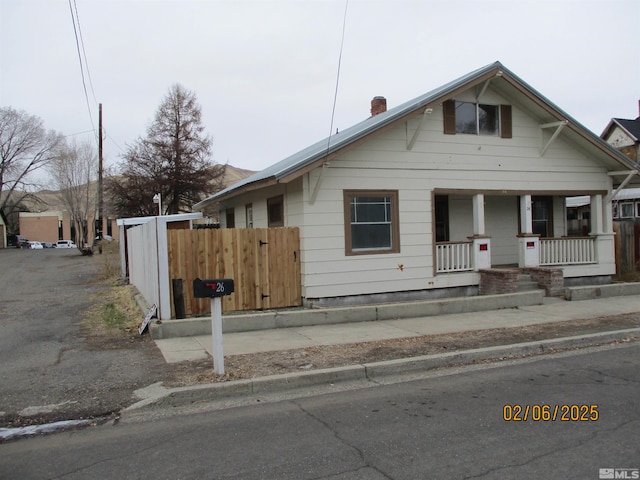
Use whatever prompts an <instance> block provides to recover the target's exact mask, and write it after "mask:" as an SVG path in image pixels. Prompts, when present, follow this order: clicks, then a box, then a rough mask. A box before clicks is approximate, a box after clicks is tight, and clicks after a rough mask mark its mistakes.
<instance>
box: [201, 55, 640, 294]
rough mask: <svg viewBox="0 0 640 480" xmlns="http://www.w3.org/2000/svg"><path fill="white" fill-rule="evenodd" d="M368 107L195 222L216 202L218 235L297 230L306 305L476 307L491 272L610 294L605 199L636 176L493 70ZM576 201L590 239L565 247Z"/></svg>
mask: <svg viewBox="0 0 640 480" xmlns="http://www.w3.org/2000/svg"><path fill="white" fill-rule="evenodd" d="M371 107H372V108H371V113H372V116H371V117H370V118H368V119H366V120H364V121H362V122H360V123H358V124H356V125H354V126H352V127H350V128H347V129H344V130H341V131H340V132H339V133H336V134H335V135H332V136H331V137H330V138H328V139H325V140H322V141H320V142H318V143H316V144H314V145H311V146H309V147H308V148H306V149H304V150H302V151H300V152H298V153H296V154H294V155H292V156H290V157H288V158H286V159H284V160H282V161H280V162H278V163H276V164H275V165H272V166H270V167H268V168H266V169H265V170H263V171H261V172H258V173H257V174H254V175H252V176H250V177H248V178H246V179H244V180H242V181H240V182H238V183H236V184H234V185H232V186H230V187H228V188H226V189H224V190H222V191H220V192H218V193H216V194H215V195H213V196H211V197H209V198H208V199H206V200H204V201H202V202H200V203H198V204H196V205H194V209H196V210H199V209H202V208H205V207H206V206H207V205H208V204H210V203H213V202H220V205H221V207H220V208H221V212H220V218H221V223H222V226H223V227H225V226H235V227H238V228H242V227H278V226H285V227H288V226H297V227H299V228H300V262H301V265H300V266H301V272H302V276H301V283H302V296H303V298H304V299H305V301H306V302H305V303H306V304H318V305H322V304H324V305H339V304H349V303H364V302H367V301H393V300H396V299H399V300H400V299H411V298H438V297H441V296H451V295H460V294H473V293H475V292H477V288H478V285H479V283H480V277H481V273H480V272H481V271H482V270H484V269H490V268H492V267H497V266H514V265H515V266H520V267H539V266H554V267H559V268H561V269H562V275H563V276H564V281H565V283H567V284H568V283H571V282H572V281H573V280H574V279H576V278H581V280H580V281H581V282H584V277H588V279H589V280H588V281H593V282H598V283H601V282H605V281H610V279H611V275H612V274H614V273H615V259H614V235H613V232H612V209H611V198H612V194H614V193H615V190H616V189H617V188H618V187H620V186H621V185H622V184H623V183H625V184H629V185H631V184H632V182H636V179H637V178H638V177H637V174H638V170H637V167H636V165H635V164H634V162H632V161H630V160H629V158H627V157H625V156H624V155H623V154H621V153H620V152H618V151H617V150H616V149H614V148H612V147H611V146H610V145H608V144H607V143H606V142H604V141H603V140H602V139H600V138H599V137H598V136H596V135H595V134H593V133H592V132H590V131H589V130H587V129H586V128H585V127H583V126H582V125H581V124H579V123H578V122H577V121H576V120H574V119H573V118H571V117H570V116H568V115H567V114H566V113H565V112H563V111H562V110H561V109H560V108H559V107H557V106H556V105H554V104H553V103H551V102H550V101H549V100H547V99H546V98H545V97H544V96H542V95H541V94H540V93H539V92H537V91H536V90H534V89H533V88H532V87H531V86H529V85H528V84H527V83H525V82H524V81H523V80H522V79H520V78H519V77H518V76H516V75H515V74H514V73H513V72H511V71H510V70H508V69H507V68H506V67H505V66H503V65H502V64H501V63H499V62H496V63H493V64H491V65H487V66H485V67H483V68H481V69H478V70H476V71H474V72H471V73H469V74H467V75H465V76H463V77H461V78H459V79H457V80H454V81H452V82H450V83H448V84H446V85H444V86H442V87H440V88H437V89H435V90H432V91H430V92H428V93H426V94H424V95H422V96H420V97H418V98H415V99H413V100H411V101H408V102H406V103H403V104H401V105H399V106H397V107H395V108H391V109H389V110H386V100H385V99H384V98H382V97H376V98H374V99H373V101H372V106H371ZM580 195H583V196H588V197H589V199H590V203H591V205H592V208H591V212H590V221H591V225H592V228H591V231H590V232H589V236H588V237H587V238H585V237H573V238H572V237H567V234H568V225H567V220H566V218H567V216H566V207H565V200H566V198H567V197H575V196H580ZM593 206H595V207H596V208H593ZM580 233H581V232H580Z"/></svg>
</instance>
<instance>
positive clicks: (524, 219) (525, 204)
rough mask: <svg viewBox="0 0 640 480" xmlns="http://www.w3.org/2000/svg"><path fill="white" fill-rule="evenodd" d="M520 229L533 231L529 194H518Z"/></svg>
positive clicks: (526, 232) (523, 231) (527, 231)
mask: <svg viewBox="0 0 640 480" xmlns="http://www.w3.org/2000/svg"><path fill="white" fill-rule="evenodd" d="M520 231H521V232H522V233H523V234H525V235H526V234H528V233H533V215H532V213H531V195H521V196H520Z"/></svg>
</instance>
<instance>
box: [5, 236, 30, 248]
mask: <svg viewBox="0 0 640 480" xmlns="http://www.w3.org/2000/svg"><path fill="white" fill-rule="evenodd" d="M22 242H28V240H27V239H26V238H24V237H23V236H22V235H9V236H8V237H7V246H8V247H16V248H20V245H22Z"/></svg>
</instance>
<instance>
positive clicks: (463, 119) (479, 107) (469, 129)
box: [442, 100, 511, 138]
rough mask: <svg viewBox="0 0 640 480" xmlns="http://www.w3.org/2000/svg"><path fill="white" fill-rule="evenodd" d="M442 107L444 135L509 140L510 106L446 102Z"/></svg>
mask: <svg viewBox="0 0 640 480" xmlns="http://www.w3.org/2000/svg"><path fill="white" fill-rule="evenodd" d="M442 107H443V114H444V133H446V134H450V135H455V134H457V133H466V134H471V135H494V136H497V135H500V136H501V137H502V138H511V105H499V106H498V105H487V104H483V103H473V102H460V101H454V100H447V101H445V102H444V103H443V104H442Z"/></svg>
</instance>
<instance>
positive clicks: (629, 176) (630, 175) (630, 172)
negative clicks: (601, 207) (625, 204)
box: [607, 170, 640, 200]
mask: <svg viewBox="0 0 640 480" xmlns="http://www.w3.org/2000/svg"><path fill="white" fill-rule="evenodd" d="M639 173H640V172H638V170H627V171H623V172H607V175H609V176H610V177H616V176H619V175H626V176H627V178H625V179H624V180H623V181H622V183H621V184H620V185H619V186H618V188H616V189H615V190H614V191H613V192H611V193H610V194H609V195H607V199H608V200H613V199H614V198H616V195H618V192H619V191H620V190H622V189H623V188H624V187H626V186H627V184H628V183H629V182H630V181H631V179H632V178H633V176H634V175H638V174H639Z"/></svg>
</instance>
